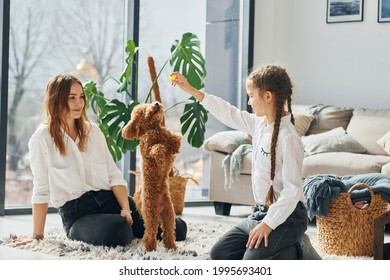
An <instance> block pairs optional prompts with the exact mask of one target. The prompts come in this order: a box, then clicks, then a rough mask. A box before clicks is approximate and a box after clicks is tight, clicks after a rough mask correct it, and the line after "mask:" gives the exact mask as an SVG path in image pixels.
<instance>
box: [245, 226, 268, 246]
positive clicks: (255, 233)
mask: <svg viewBox="0 0 390 280" xmlns="http://www.w3.org/2000/svg"><path fill="white" fill-rule="evenodd" d="M271 231H272V228H270V227H269V226H268V225H267V224H265V223H263V222H262V223H260V224H258V225H257V226H256V227H254V228H253V229H252V230H251V231H250V233H249V238H248V242H247V244H246V248H248V249H253V248H255V249H258V248H259V246H260V243H261V241H262V240H263V239H264V247H268V236H269V235H270V233H271Z"/></svg>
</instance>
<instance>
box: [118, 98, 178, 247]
mask: <svg viewBox="0 0 390 280" xmlns="http://www.w3.org/2000/svg"><path fill="white" fill-rule="evenodd" d="M164 123H165V121H164V110H163V106H162V105H161V104H160V103H158V102H155V103H153V104H145V103H142V104H139V105H137V106H136V107H134V109H133V111H132V113H131V119H130V121H129V123H128V124H126V126H125V127H124V128H123V129H122V136H123V138H125V139H139V140H140V150H141V156H142V169H141V171H142V172H141V173H142V181H143V186H142V191H141V192H140V193H136V194H135V195H134V199H135V202H136V205H137V208H138V209H139V211H140V214H141V216H142V218H143V220H144V224H145V234H144V236H143V238H142V241H143V243H144V246H145V249H146V251H153V250H155V249H156V247H157V231H158V227H159V226H161V229H162V240H163V244H164V247H165V248H167V249H174V250H175V249H176V248H177V247H176V243H175V211H174V208H173V204H172V201H171V197H170V193H169V187H168V176H169V173H170V171H171V169H172V166H173V162H174V160H175V156H176V154H177V153H179V149H180V143H181V135H179V134H174V133H172V132H171V131H169V130H168V129H167V128H166V127H165V124H164Z"/></svg>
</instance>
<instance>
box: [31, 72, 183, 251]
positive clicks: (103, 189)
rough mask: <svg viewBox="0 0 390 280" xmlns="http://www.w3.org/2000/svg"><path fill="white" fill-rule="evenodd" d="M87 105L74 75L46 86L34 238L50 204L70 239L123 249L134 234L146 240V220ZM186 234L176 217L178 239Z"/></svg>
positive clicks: (38, 135) (38, 138)
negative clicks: (87, 109) (88, 113)
mask: <svg viewBox="0 0 390 280" xmlns="http://www.w3.org/2000/svg"><path fill="white" fill-rule="evenodd" d="M86 103H87V102H86V98H85V95H84V90H83V86H82V84H81V82H80V81H79V80H78V79H77V78H76V77H74V76H72V75H57V76H55V77H53V78H52V79H51V80H50V81H49V83H48V85H47V87H46V95H45V108H46V121H45V123H42V124H41V125H40V126H39V127H38V129H37V130H36V131H35V132H34V134H33V135H32V137H31V139H30V141H29V143H28V146H29V157H30V165H31V170H32V173H33V177H34V180H33V185H34V186H33V194H32V198H31V201H32V207H33V224H34V228H33V238H34V239H43V238H44V228H45V221H46V214H47V209H48V203H49V201H51V203H52V205H53V206H54V207H56V208H58V212H59V214H60V215H61V218H62V223H63V226H64V229H65V231H66V234H67V236H68V237H69V238H70V239H74V240H79V241H84V242H87V243H90V244H94V245H106V246H117V245H120V246H124V245H126V244H129V243H130V242H131V240H132V239H133V237H134V236H135V237H137V238H142V236H143V233H144V226H143V222H142V218H141V217H140V215H139V213H138V211H137V209H136V206H135V204H134V201H133V199H132V198H131V197H129V196H128V191H127V182H126V181H125V180H124V179H123V175H122V173H121V172H120V170H119V169H118V167H117V166H116V165H115V162H114V161H113V159H112V157H111V154H110V153H109V150H108V147H107V144H106V141H105V137H104V135H103V134H102V132H101V131H100V129H99V128H98V127H97V126H96V125H95V124H92V123H90V122H89V120H88V118H87V115H86ZM186 231H187V228H186V223H185V222H184V221H183V220H181V219H180V218H176V240H178V241H179V240H184V239H185V238H186Z"/></svg>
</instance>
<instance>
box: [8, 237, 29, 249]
mask: <svg viewBox="0 0 390 280" xmlns="http://www.w3.org/2000/svg"><path fill="white" fill-rule="evenodd" d="M31 242H33V240H32V239H31V238H15V239H14V240H12V245H13V246H16V247H17V246H22V245H26V244H28V243H31Z"/></svg>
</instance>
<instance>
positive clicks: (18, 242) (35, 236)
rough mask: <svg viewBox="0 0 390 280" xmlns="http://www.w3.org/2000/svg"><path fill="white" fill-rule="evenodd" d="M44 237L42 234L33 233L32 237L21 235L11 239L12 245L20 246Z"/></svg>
mask: <svg viewBox="0 0 390 280" xmlns="http://www.w3.org/2000/svg"><path fill="white" fill-rule="evenodd" d="M43 238H44V236H43V235H41V234H33V238H29V237H23V238H19V237H17V238H14V239H13V240H12V245H14V246H22V245H26V244H28V243H31V242H33V240H34V239H35V240H42V239H43Z"/></svg>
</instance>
